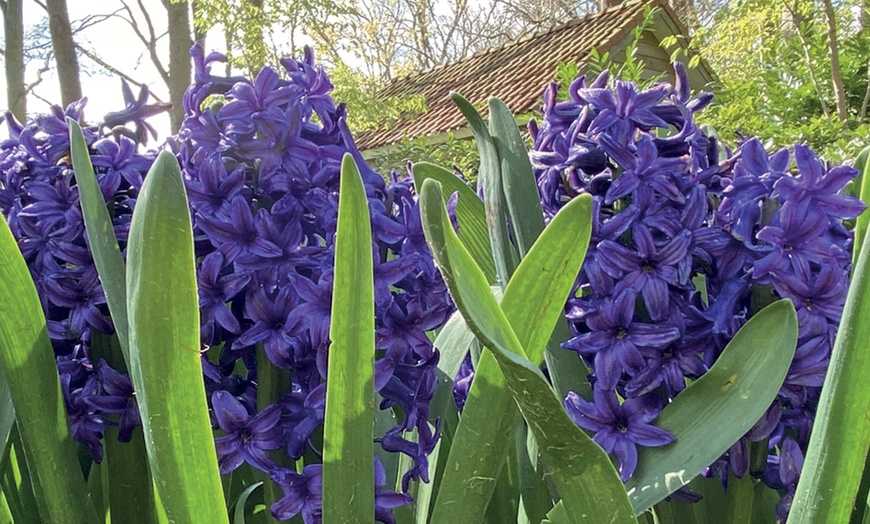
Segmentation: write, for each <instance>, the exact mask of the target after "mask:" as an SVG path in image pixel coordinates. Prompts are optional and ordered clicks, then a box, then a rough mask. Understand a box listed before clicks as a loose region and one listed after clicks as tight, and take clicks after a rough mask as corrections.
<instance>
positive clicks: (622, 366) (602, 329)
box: [562, 288, 680, 389]
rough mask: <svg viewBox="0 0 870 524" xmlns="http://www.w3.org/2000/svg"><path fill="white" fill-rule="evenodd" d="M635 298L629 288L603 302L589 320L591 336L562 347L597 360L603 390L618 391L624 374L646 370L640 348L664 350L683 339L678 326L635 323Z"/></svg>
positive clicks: (577, 339) (586, 334) (632, 290)
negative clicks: (617, 385)
mask: <svg viewBox="0 0 870 524" xmlns="http://www.w3.org/2000/svg"><path fill="white" fill-rule="evenodd" d="M636 296H637V292H636V291H635V290H634V289H630V288H629V289H624V290H622V291H621V292H619V293H618V294H617V295H616V296H615V297H614V298H613V299H609V298H604V299H602V300H601V301H600V302H598V303H597V304H596V307H597V309H596V310H595V312H594V313H592V314H590V315H589V316H588V317H586V325H587V327H588V329H589V332H587V333H582V334H580V335H578V336H576V337H574V338H572V339H570V340H568V341H567V342H565V343H564V344H562V347H564V348H565V349H573V350H575V351H577V352H578V353H580V354H581V355H584V356H594V357H595V361H594V368H595V374H596V376H597V377H598V382H599V385H600V387H602V388H604V389H613V388H615V387H616V384H617V383H618V382H619V379H620V376H621V375H622V372H623V371H626V372H628V373H630V374H635V373H637V372H638V371H640V370H641V369H642V368H643V366H644V359H643V355H642V354H641V352H640V350H639V348H641V347H646V348H664V347H665V346H666V345H667V344H669V343H671V342H673V341H675V340H677V339H678V338H679V337H680V331H679V329H677V328H676V327H675V326H670V325H668V324H666V323H663V322H661V323H658V324H646V323H643V322H637V321H634V307H635V299H636Z"/></svg>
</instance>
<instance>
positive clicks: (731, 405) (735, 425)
mask: <svg viewBox="0 0 870 524" xmlns="http://www.w3.org/2000/svg"><path fill="white" fill-rule="evenodd" d="M797 329H798V328H797V316H796V314H795V311H794V306H793V305H792V303H791V301H789V300H779V301H777V302H774V303H773V304H771V305H769V306H767V307H766V308H764V309H762V310H761V311H759V312H758V313H756V314H755V315H754V316H753V317H752V318H751V319H749V321H748V322H747V323H746V324H745V325H744V326H743V327H742V328H741V329H740V331H738V332H737V334H736V335H734V338H733V339H731V341H730V342H729V343H728V345H727V346H726V347H725V349H724V350H723V351H722V354H721V355H720V356H719V358H718V359H717V360H716V363H715V364H714V365H713V367H711V368H710V370H709V371H708V372H707V373H705V374H704V375H703V376H702V377H701V378H699V379H698V380H696V381H695V382H693V383H692V384H691V385H690V386H689V387H687V388H686V389H685V390H684V391H683V392H682V393H680V394H679V395H677V397H676V398H675V399H674V401H673V402H671V403H670V404H668V405H667V406H666V407H665V409H663V410H662V413H661V414H660V415H659V418H658V419H657V420H656V423H657V425H658V426H659V427H661V428H662V429H665V430H667V431H669V432H671V433H672V434H673V435H674V437H675V438H676V442H674V443H673V444H671V445H669V446H664V447H658V448H646V447H639V448H638V467H637V470H636V471H635V472H634V475H633V476H632V478H631V480H629V482H628V483H626V489H627V490H628V495H629V498H630V499H631V505H632V507H633V508H634V511H635V513H636V514H638V515H639V514H641V513H643V512H644V511H645V510H646V509H647V508H649V507H651V506H653V505H654V504H656V503H657V502H659V501H660V500H663V499H664V498H665V497H667V496H668V495H670V494H671V493H673V492H674V491H676V490H677V489H679V488H680V487H682V486H685V485H686V484H688V483H689V481H691V480H692V479H693V478H695V477H696V476H697V475H698V474H700V473H701V470H702V469H703V468H705V467H707V466H709V465H710V464H712V463H713V462H714V461H715V460H716V459H717V458H718V457H719V456H720V455H722V453H724V452H725V451H727V450H728V448H729V447H730V446H731V445H732V444H734V442H736V441H737V440H738V439H739V438H740V437H741V436H743V435H744V434H745V433H746V432H747V431H749V429H750V428H751V427H752V426H753V425H754V424H755V423H756V422H758V419H760V418H761V417H762V415H764V412H765V411H766V410H767V408H768V407H770V404H771V402H773V400H774V399H775V398H776V394H777V392H778V391H779V388H780V387H781V386H782V382H783V380H785V376H786V373H787V372H788V368H789V366H790V365H791V361H792V359H793V357H794V351H795V347H796V345H797Z"/></svg>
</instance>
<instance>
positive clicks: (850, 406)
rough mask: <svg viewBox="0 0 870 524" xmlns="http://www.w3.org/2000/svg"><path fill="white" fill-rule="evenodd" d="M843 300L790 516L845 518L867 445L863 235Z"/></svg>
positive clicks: (869, 279)
mask: <svg viewBox="0 0 870 524" xmlns="http://www.w3.org/2000/svg"><path fill="white" fill-rule="evenodd" d="M857 249H860V255H858V262H857V264H856V265H855V270H854V273H853V276H852V283H851V285H850V286H849V294H848V296H847V297H846V305H845V307H844V309H843V317H842V321H841V323H840V328H839V330H838V331H837V338H836V341H835V343H834V350H833V352H832V354H831V363H830V364H829V367H828V374H827V376H826V377H825V384H824V386H823V388H822V396H821V398H820V399H819V410H818V414H817V415H816V421H815V424H814V426H813V433H812V436H811V437H810V443H809V446H808V449H807V456H806V461H805V462H804V467H803V472H802V473H801V478H800V481H799V483H798V486H797V491H796V493H795V498H794V504H793V506H792V509H791V513H790V514H789V518H788V522H790V523H795V524H811V523H814V522H848V521H849V518H850V516H851V515H852V512H853V509H854V507H855V506H856V502H857V504H858V505H860V506H862V507H863V505H864V500H857V501H856V497H857V495H858V492H859V491H858V488H859V485H860V483H861V474H862V472H863V471H864V464H865V461H866V459H867V452H868V449H870V419H868V417H867V406H870V388H867V378H868V376H870V351H868V346H870V321H868V317H867V313H866V312H867V311H868V308H870V242H867V241H866V239H865V240H864V242H863V245H861V246H857Z"/></svg>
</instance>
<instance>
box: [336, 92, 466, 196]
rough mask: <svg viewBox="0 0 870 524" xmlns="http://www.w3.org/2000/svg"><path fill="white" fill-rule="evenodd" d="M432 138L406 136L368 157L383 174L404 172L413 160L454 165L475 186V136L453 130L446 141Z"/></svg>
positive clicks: (373, 165)
mask: <svg viewBox="0 0 870 524" xmlns="http://www.w3.org/2000/svg"><path fill="white" fill-rule="evenodd" d="M336 89H337V88H336ZM429 141H430V140H429V138H428V137H419V138H415V139H404V140H402V141H401V142H398V143H396V144H393V145H391V146H389V147H387V148H385V150H384V151H379V152H378V153H377V154H376V155H375V156H374V157H372V158H371V159H369V160H368V162H369V165H371V166H372V168H374V170H375V171H377V172H378V173H382V174H388V173H391V172H392V171H396V172H398V173H399V174H403V173H405V171H406V169H407V164H408V162H409V161H413V162H414V163H417V162H428V163H430V164H435V165H439V166H450V167H453V168H455V169H458V170H459V171H460V172H461V173H462V175H463V176H464V177H465V179H466V180H467V181H469V182H470V183H471V185H472V186H475V185H476V183H477V177H478V170H479V169H480V158H479V157H478V156H477V146H475V144H474V141H473V140H467V139H459V138H457V137H456V135H455V134H454V133H452V132H451V133H448V134H447V139H446V140H445V141H444V142H441V143H438V144H429V143H428V142H429Z"/></svg>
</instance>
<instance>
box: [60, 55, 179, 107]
mask: <svg viewBox="0 0 870 524" xmlns="http://www.w3.org/2000/svg"><path fill="white" fill-rule="evenodd" d="M76 49H78V50H79V51H81V53H82V54H83V55H85V56H86V57H88V58H90V59H91V60H93V61H94V62H96V63H97V64H98V65H99V66H100V67H102V68H103V69H105V70H106V71H108V72H110V73H112V74H113V75H117V76H120V77H121V78H123V79H124V80H126V81H127V82H130V83H131V84H133V85H134V86H136V87H142V86H144V85H146V84H144V83H142V82H138V81H136V80H135V79H134V78H133V77H131V76H130V75H128V74H125V73H124V72H122V71H121V70H119V69H118V68H116V67H114V66H112V65H111V64H109V63H108V62H106V61H105V60H103V59H102V58H100V57H99V56H98V55H97V54H96V53H94V52H93V51H91V50H89V49H87V48H86V47H82V46H81V45H79V44H76ZM148 94H150V95H151V98H153V99H154V100H156V101H157V102H160V103H162V102H163V100H161V99H160V97H158V96H157V95H155V94H154V92H153V91H151V90H150V89H149V90H148Z"/></svg>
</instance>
